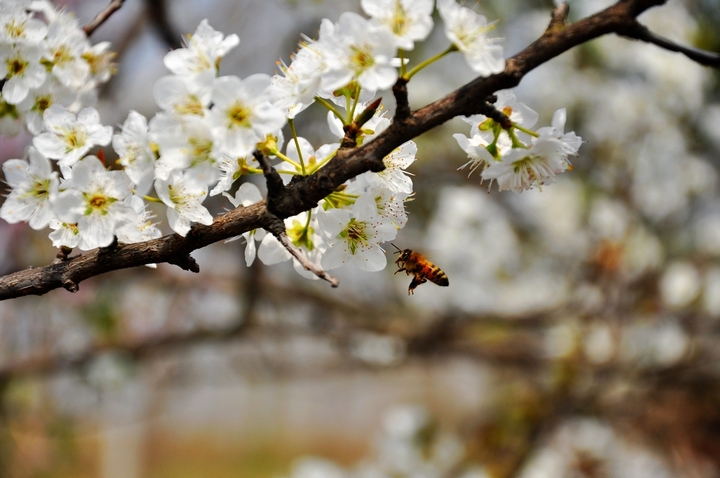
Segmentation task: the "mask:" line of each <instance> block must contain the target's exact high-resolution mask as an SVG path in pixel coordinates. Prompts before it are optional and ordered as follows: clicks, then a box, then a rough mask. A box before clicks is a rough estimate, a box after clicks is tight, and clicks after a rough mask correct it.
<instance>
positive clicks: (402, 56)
mask: <svg viewBox="0 0 720 478" xmlns="http://www.w3.org/2000/svg"><path fill="white" fill-rule="evenodd" d="M398 57H400V76H401V77H404V76H405V50H403V49H402V48H398Z"/></svg>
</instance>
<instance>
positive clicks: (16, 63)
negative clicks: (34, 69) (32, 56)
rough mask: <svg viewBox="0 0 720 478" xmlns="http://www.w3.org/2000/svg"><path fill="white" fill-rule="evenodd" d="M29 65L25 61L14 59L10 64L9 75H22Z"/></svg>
mask: <svg viewBox="0 0 720 478" xmlns="http://www.w3.org/2000/svg"><path fill="white" fill-rule="evenodd" d="M27 65H28V62H26V61H23V60H22V59H20V58H13V59H12V60H10V61H9V62H8V73H9V74H10V76H15V75H22V73H23V71H25V68H26V67H27Z"/></svg>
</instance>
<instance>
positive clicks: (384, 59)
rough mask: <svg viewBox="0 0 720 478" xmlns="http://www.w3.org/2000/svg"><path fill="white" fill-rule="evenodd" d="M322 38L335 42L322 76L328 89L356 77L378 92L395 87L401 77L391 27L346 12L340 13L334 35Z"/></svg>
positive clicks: (330, 89)
mask: <svg viewBox="0 0 720 478" xmlns="http://www.w3.org/2000/svg"><path fill="white" fill-rule="evenodd" d="M321 40H322V41H326V42H329V43H330V44H331V45H332V49H330V50H329V52H328V60H327V63H328V68H327V71H326V72H325V73H324V74H323V78H322V87H323V89H324V90H325V91H326V92H332V91H333V90H336V89H338V88H341V87H343V86H346V85H347V84H349V83H350V82H351V81H353V80H355V81H357V82H358V84H359V85H360V86H361V87H362V88H364V89H368V90H371V91H376V90H381V89H385V88H389V87H391V86H392V85H393V84H394V83H395V81H396V80H397V77H398V73H397V68H396V66H398V65H396V62H395V61H394V57H395V50H396V45H395V37H394V36H393V34H392V32H391V31H390V29H389V28H388V27H387V26H385V25H376V24H374V23H372V22H370V21H369V20H367V19H365V18H363V17H361V16H360V15H358V14H357V13H353V12H345V13H343V14H342V15H340V19H339V20H338V23H337V25H336V27H335V29H334V32H333V36H332V38H328V39H322V37H321Z"/></svg>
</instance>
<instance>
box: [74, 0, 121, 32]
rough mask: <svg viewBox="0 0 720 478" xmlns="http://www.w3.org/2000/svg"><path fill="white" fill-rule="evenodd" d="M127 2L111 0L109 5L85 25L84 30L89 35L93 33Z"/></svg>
mask: <svg viewBox="0 0 720 478" xmlns="http://www.w3.org/2000/svg"><path fill="white" fill-rule="evenodd" d="M123 3H125V0H111V1H110V3H109V4H108V6H107V7H105V8H104V9H103V10H102V11H101V12H100V13H98V14H97V15H96V16H95V18H93V19H92V21H91V22H90V23H88V24H87V25H85V26H84V27H83V31H84V32H85V34H86V35H87V36H90V35H92V34H93V32H94V31H95V30H96V29H97V28H98V27H99V26H100V25H102V24H103V23H105V21H106V20H107V19H108V18H110V17H111V16H112V14H113V13H115V12H116V11H118V10H120V8H121V7H122V6H123Z"/></svg>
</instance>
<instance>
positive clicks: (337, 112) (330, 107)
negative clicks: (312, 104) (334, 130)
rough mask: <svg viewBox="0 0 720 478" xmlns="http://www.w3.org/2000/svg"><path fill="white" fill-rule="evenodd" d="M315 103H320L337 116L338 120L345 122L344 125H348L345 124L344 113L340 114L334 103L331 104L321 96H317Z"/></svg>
mask: <svg viewBox="0 0 720 478" xmlns="http://www.w3.org/2000/svg"><path fill="white" fill-rule="evenodd" d="M315 101H317V102H318V103H320V104H321V105H323V106H324V107H325V108H327V109H329V110H330V111H332V112H333V114H334V115H335V116H337V118H338V119H339V120H340V121H342V122H343V125H346V124H347V123H345V118H343V115H342V113H340V110H338V109H337V106H335V105H334V104H333V103H331V102H330V101H328V100H326V99H325V98H322V97H320V96H316V97H315Z"/></svg>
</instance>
